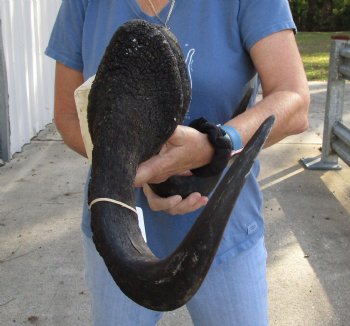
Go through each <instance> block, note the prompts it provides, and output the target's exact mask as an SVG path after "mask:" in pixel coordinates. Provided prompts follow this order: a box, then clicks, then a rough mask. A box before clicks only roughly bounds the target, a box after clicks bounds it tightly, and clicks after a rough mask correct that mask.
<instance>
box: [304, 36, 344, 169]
mask: <svg viewBox="0 0 350 326" xmlns="http://www.w3.org/2000/svg"><path fill="white" fill-rule="evenodd" d="M348 40H349V38H347V37H341V38H340V39H339V37H338V38H337V36H335V37H332V43H331V51H330V59H329V73H328V85H327V100H326V109H325V119H324V127H323V140H322V154H321V157H316V158H303V159H301V162H302V163H303V165H304V166H305V167H306V168H307V169H310V170H339V169H341V166H340V165H339V164H338V157H339V156H340V155H339V153H340V152H341V153H342V155H341V157H342V158H343V159H344V160H345V162H347V156H349V155H350V154H349V152H348V151H347V150H343V143H341V144H340V146H339V142H338V137H337V134H336V133H335V130H334V129H335V128H336V129H342V130H343V128H345V129H347V128H346V127H345V126H343V125H342V124H341V121H342V117H343V107H344V90H345V80H346V79H349V75H348V73H349V69H350V68H349V67H350V64H349V62H348V58H347V49H346V51H345V52H344V48H347V47H349V49H350V43H349V42H348ZM344 55H345V56H344ZM346 132H347V131H346V130H345V133H346ZM342 134H344V132H342ZM347 136H348V135H346V137H345V144H346V142H348V139H347ZM334 145H335V146H334ZM337 146H338V149H339V150H336V147H337ZM345 146H346V145H345ZM347 164H349V163H348V162H347Z"/></svg>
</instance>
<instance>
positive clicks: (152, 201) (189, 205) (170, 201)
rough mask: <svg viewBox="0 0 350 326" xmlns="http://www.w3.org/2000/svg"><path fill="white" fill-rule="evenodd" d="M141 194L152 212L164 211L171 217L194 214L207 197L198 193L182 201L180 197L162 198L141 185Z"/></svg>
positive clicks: (205, 202) (147, 186)
mask: <svg viewBox="0 0 350 326" xmlns="http://www.w3.org/2000/svg"><path fill="white" fill-rule="evenodd" d="M143 192H144V194H145V196H146V198H147V200H148V205H149V207H150V208H151V209H152V210H153V211H165V212H167V213H168V214H171V215H183V214H186V213H191V212H194V211H195V210H197V209H199V208H201V207H202V206H204V205H206V204H207V202H208V197H206V196H202V195H201V194H200V193H198V192H194V193H192V194H190V195H189V196H188V197H186V198H184V199H182V197H181V196H180V195H175V196H171V197H167V198H162V197H159V196H158V195H157V194H155V193H154V192H153V191H152V189H151V188H150V186H149V185H148V184H144V185H143Z"/></svg>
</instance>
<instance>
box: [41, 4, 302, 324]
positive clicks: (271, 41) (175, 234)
mask: <svg viewBox="0 0 350 326" xmlns="http://www.w3.org/2000/svg"><path fill="white" fill-rule="evenodd" d="M135 18H139V19H140V18H141V19H144V20H147V21H150V22H153V23H157V24H163V25H166V26H168V27H169V28H170V30H171V31H172V32H173V33H174V34H175V36H176V37H177V39H178V41H179V43H180V46H181V48H182V51H183V53H184V56H185V58H186V64H187V68H188V72H189V76H190V80H191V85H192V102H191V105H190V109H189V111H188V112H187V115H186V118H185V122H184V125H188V124H189V122H190V121H192V120H193V119H196V118H199V117H202V116H204V117H205V118H206V119H207V120H208V121H210V122H212V123H214V124H222V125H223V124H225V125H227V126H231V127H233V128H234V129H235V130H236V132H237V135H239V136H238V137H239V138H240V141H241V142H242V144H243V145H244V144H246V143H247V141H248V140H249V139H250V137H251V136H252V135H253V133H254V132H255V130H256V129H257V128H258V126H259V125H260V124H261V123H262V122H263V121H264V120H265V119H266V118H267V117H268V116H270V115H272V114H273V115H275V117H276V123H275V125H274V127H273V129H272V132H271V134H270V136H269V138H268V141H267V143H266V146H271V145H273V144H274V143H276V142H278V141H280V140H281V139H283V138H285V137H287V136H289V135H292V134H296V133H299V132H302V131H304V130H305V129H306V128H307V111H308V106H309V93H308V86H307V81H306V78H305V73H304V70H303V66H302V63H301V60H300V55H299V52H298V49H297V46H296V43H295V38H294V31H295V25H294V23H293V20H292V17H291V13H290V9H289V5H288V1H287V0H260V1H252V0H242V1H215V0H207V1H199V0H187V1H185V0H176V1H175V0H171V1H168V0H104V1H99V0H64V1H63V2H62V6H61V9H60V12H59V14H58V18H57V21H56V23H55V26H54V29H53V32H52V36H51V39H50V42H49V45H48V48H47V50H46V54H47V55H49V56H50V57H52V58H53V59H55V60H56V84H55V122H56V125H57V128H58V130H59V132H60V133H61V135H62V137H63V139H64V141H65V142H66V144H67V145H68V146H69V147H70V148H72V149H73V150H75V151H76V152H78V153H79V154H81V155H83V156H86V153H85V148H84V145H83V141H82V137H81V133H80V128H79V123H78V117H77V113H76V108H75V103H74V97H73V92H74V90H75V89H76V88H77V87H78V86H80V85H81V84H82V83H83V82H84V80H86V79H87V78H89V77H90V76H92V75H94V74H95V73H96V70H97V68H98V64H99V62H100V60H101V58H102V56H103V53H104V50H105V48H106V46H107V44H108V42H109V40H110V38H111V37H112V35H113V33H114V32H115V30H116V29H117V28H118V26H120V25H121V24H123V23H124V22H126V21H128V20H130V19H135ZM257 74H259V79H260V80H261V86H262V90H263V100H262V101H260V102H259V103H256V104H255V103H254V101H252V103H251V105H252V107H251V108H250V109H249V110H247V111H245V112H244V113H242V114H239V115H238V116H236V117H235V118H234V119H231V117H232V115H233V113H234V112H233V111H234V108H235V107H236V106H237V104H238V102H239V101H240V99H241V97H242V95H243V94H244V92H245V90H246V89H247V87H248V85H251V84H252V83H254V80H255V79H254V78H255V77H256V75H257ZM212 156H213V147H212V145H211V144H210V142H209V141H208V138H207V136H206V135H204V134H202V133H200V132H198V131H196V130H195V129H192V128H190V127H186V126H178V127H177V129H176V130H175V132H174V134H173V135H172V136H171V138H170V139H169V141H168V142H167V146H166V147H164V148H163V150H162V151H161V153H160V155H157V156H155V157H153V158H151V159H150V160H148V161H146V162H144V163H142V164H141V165H140V167H139V169H138V172H137V175H136V180H135V186H136V187H140V186H143V192H141V191H138V192H137V193H138V206H140V207H141V208H142V210H143V214H144V219H145V226H146V233H147V242H148V245H149V246H150V248H151V249H152V250H153V252H154V253H155V254H156V255H157V256H159V257H164V256H166V255H167V254H168V253H170V252H171V251H172V250H174V248H175V247H176V246H177V244H178V243H179V242H180V241H181V240H182V238H183V237H184V235H185V234H186V232H187V231H188V230H189V229H190V227H191V226H192V224H193V222H194V220H195V218H196V216H197V215H198V213H199V212H200V208H201V207H203V206H204V205H205V204H206V203H207V200H208V199H207V197H205V196H202V195H201V194H199V193H193V194H191V195H190V196H188V197H187V198H185V199H183V198H181V197H180V196H172V197H169V198H160V197H158V196H157V195H155V194H154V193H153V192H152V191H151V189H150V188H149V187H148V186H147V183H152V182H153V183H157V182H161V181H164V180H166V179H167V178H168V177H169V176H171V175H174V174H177V173H183V172H184V171H187V170H189V169H192V168H197V167H199V166H203V165H206V164H208V163H209V162H210V161H211V159H212ZM258 172H259V163H258V162H257V163H256V164H255V165H254V167H253V170H252V173H251V174H250V176H249V177H248V180H247V182H246V185H245V186H244V188H243V190H242V192H241V195H240V197H239V199H238V201H237V204H236V206H235V208H234V210H233V212H232V215H231V218H230V221H229V223H228V226H227V227H226V230H225V234H224V237H223V240H222V243H221V245H220V248H219V250H218V253H217V255H216V258H215V260H214V262H213V265H212V267H211V269H210V271H209V273H208V275H207V277H206V279H205V281H204V282H203V284H202V286H201V288H200V289H199V291H198V292H197V293H196V295H195V296H194V297H193V298H192V299H191V300H190V301H189V302H188V304H187V308H188V310H189V313H190V315H191V318H192V320H193V322H194V324H195V325H201V326H202V325H230V326H232V325H254V326H257V325H267V324H268V317H267V285H266V251H265V247H264V237H263V236H264V223H263V219H262V216H261V208H262V195H261V191H260V189H259V186H258V184H257V180H256V179H257V176H258ZM86 206H87V205H86V198H85V205H84V213H83V231H84V244H85V255H86V265H87V281H88V285H89V288H90V291H91V297H92V312H93V319H94V325H104V326H108V325H155V324H156V323H157V321H158V320H159V319H160V318H161V314H160V313H159V312H155V311H151V310H147V309H145V308H143V307H140V306H138V305H137V304H135V303H134V302H132V301H131V300H130V299H128V298H127V297H125V296H124V294H123V293H122V292H121V291H120V290H119V289H118V287H117V286H116V285H115V283H114V281H113V280H112V279H111V277H110V275H109V273H108V271H107V269H106V267H105V265H104V263H103V261H102V259H101V258H100V257H99V255H98V253H97V252H96V249H95V247H94V244H93V242H92V240H91V228H90V216H89V211H88V209H87V207H86Z"/></svg>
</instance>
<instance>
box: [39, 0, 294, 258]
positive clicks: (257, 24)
mask: <svg viewBox="0 0 350 326" xmlns="http://www.w3.org/2000/svg"><path fill="white" fill-rule="evenodd" d="M170 2H171V1H169V4H168V5H167V6H166V7H165V8H164V9H163V10H162V12H161V13H160V15H159V16H160V18H161V19H162V20H163V21H165V20H166V17H167V15H168V11H169V8H170ZM135 18H141V19H145V20H147V21H149V22H153V23H157V24H159V23H160V22H159V20H158V18H157V17H150V16H148V15H147V14H144V13H143V12H142V11H141V10H140V8H139V6H138V5H137V2H136V0H63V1H62V5H61V8H60V11H59V13H58V16H57V20H56V22H55V25H54V28H53V31H52V35H51V38H50V41H49V45H48V47H47V49H46V54H47V55H48V56H50V57H51V58H53V59H55V60H57V61H59V62H61V63H63V64H64V65H66V66H68V67H70V68H73V69H76V70H79V71H82V72H83V75H84V78H85V79H87V78H89V77H90V76H92V75H94V74H95V73H96V71H97V68H98V65H99V62H100V60H101V58H102V56H103V54H104V50H105V48H106V46H107V45H108V43H109V40H110V39H111V37H112V35H113V34H114V32H115V31H116V29H117V28H118V26H120V25H121V24H123V23H124V22H126V21H128V20H130V19H135ZM169 27H170V29H171V31H172V32H173V33H174V34H175V36H176V37H177V39H178V41H179V43H180V46H181V48H182V51H183V54H184V57H185V58H186V64H187V68H188V72H189V75H190V80H191V86H192V102H191V105H190V108H189V111H188V113H187V115H186V118H185V122H184V124H188V123H189V122H190V121H192V120H193V119H196V118H199V117H205V118H206V119H207V120H208V121H210V122H213V123H215V124H219V123H220V124H223V123H225V122H226V121H227V120H229V119H230V117H231V116H232V114H233V111H234V108H235V107H236V106H237V104H238V103H239V101H240V100H241V98H242V96H243V94H244V92H245V90H246V89H247V87H248V85H249V84H250V83H251V82H252V80H253V79H254V77H255V75H256V70H255V68H254V65H253V63H252V61H251V58H250V56H249V51H250V49H251V47H252V46H253V45H254V44H255V43H256V42H257V41H259V40H261V39H262V38H264V37H266V36H268V35H270V34H272V33H275V32H278V31H281V30H285V29H293V30H295V29H296V28H295V24H294V22H293V19H292V15H291V12H290V8H289V4H288V1H287V0H242V1H238V0H231V1H229V0H225V1H218V0H205V1H203V0H176V4H175V7H174V10H173V13H172V16H171V18H170V22H169ZM258 173H259V163H258V162H257V163H255V165H254V167H253V169H252V172H251V173H250V175H249V177H248V178H247V181H246V184H245V186H244V188H243V190H242V192H241V194H240V197H239V199H238V201H237V203H236V205H235V208H234V210H233V212H232V214H231V218H230V221H229V223H228V225H227V227H226V230H225V233H224V237H223V240H222V242H221V245H220V248H219V250H218V253H217V256H216V258H215V260H214V264H218V263H220V262H222V261H224V260H225V259H227V258H229V257H232V256H235V255H237V254H238V253H240V252H241V251H242V250H245V249H249V248H250V247H251V246H253V245H254V244H255V243H256V242H257V241H258V240H259V239H260V238H261V237H262V236H263V234H264V222H263V217H262V194H261V191H260V188H259V185H258V182H257V176H258ZM136 198H137V205H138V206H140V207H141V208H142V209H143V214H144V219H145V226H146V233H147V241H148V244H149V246H150V248H151V249H152V250H153V252H154V253H155V254H156V255H157V256H159V257H164V256H166V255H168V254H169V253H170V252H171V251H172V250H174V249H175V248H176V246H177V245H178V244H179V242H180V241H181V240H182V239H183V237H184V236H185V235H186V233H187V232H188V230H189V229H190V228H191V226H192V224H193V223H194V221H195V219H196V217H197V216H198V214H199V213H200V211H201V210H198V211H196V212H194V213H190V214H186V215H182V216H175V217H174V216H170V215H168V214H166V213H164V212H153V211H151V210H150V208H149V206H148V204H147V201H146V199H145V197H144V195H143V194H142V192H141V191H136ZM213 218H214V217H213ZM83 231H84V232H85V234H86V235H88V236H91V228H90V214H89V211H88V209H87V207H86V197H85V207H84V213H83Z"/></svg>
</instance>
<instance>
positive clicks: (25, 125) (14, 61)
mask: <svg viewBox="0 0 350 326" xmlns="http://www.w3.org/2000/svg"><path fill="white" fill-rule="evenodd" d="M60 3H61V0H0V19H1V22H2V34H3V35H2V36H3V43H4V44H3V45H4V54H5V61H6V69H7V81H8V92H9V112H10V113H9V114H10V130H11V135H10V142H11V145H10V146H11V148H10V150H11V154H13V153H15V152H18V151H20V150H21V148H22V146H23V145H24V144H25V143H28V142H29V141H30V139H31V138H32V137H33V136H35V135H36V134H37V133H38V132H39V131H40V130H41V129H43V128H44V127H45V125H46V124H48V123H50V122H51V121H52V118H53V85H54V62H53V61H52V60H50V59H49V58H47V57H46V56H45V55H44V50H45V48H46V45H47V42H48V39H49V36H50V32H51V29H52V26H53V23H54V21H55V18H56V15H57V12H58V8H59V6H60Z"/></svg>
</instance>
